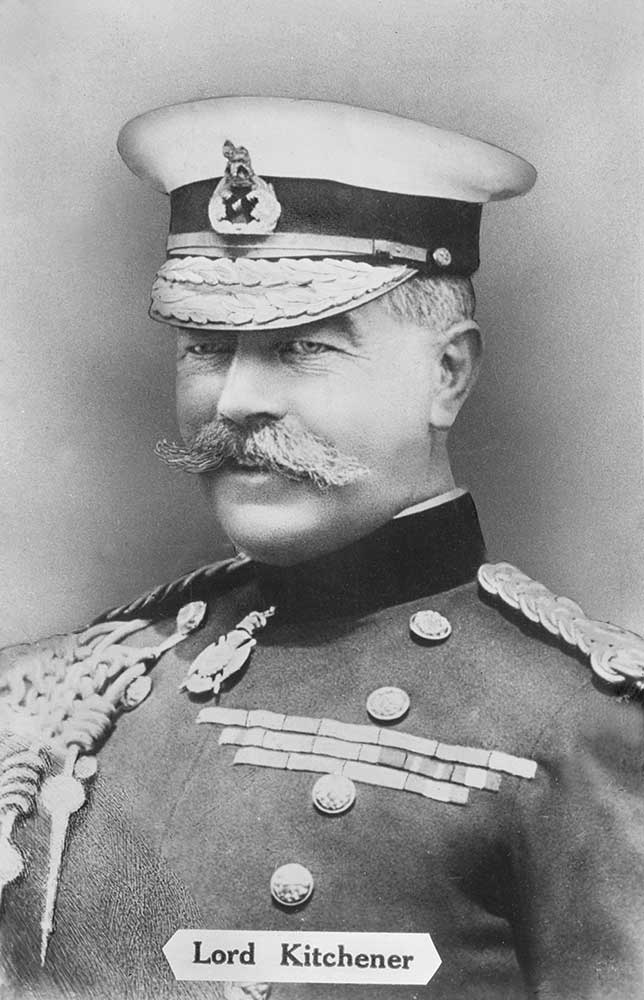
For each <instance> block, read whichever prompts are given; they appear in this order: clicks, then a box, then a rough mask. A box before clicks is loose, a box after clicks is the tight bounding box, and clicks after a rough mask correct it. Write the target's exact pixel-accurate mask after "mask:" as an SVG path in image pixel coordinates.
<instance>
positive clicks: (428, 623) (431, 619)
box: [409, 611, 452, 642]
mask: <svg viewBox="0 0 644 1000" xmlns="http://www.w3.org/2000/svg"><path fill="white" fill-rule="evenodd" d="M409 628H410V630H411V632H412V634H413V635H415V636H416V638H417V639H421V640H422V641H423V642H443V641H444V640H445V639H447V638H448V636H450V635H451V634H452V626H451V625H450V623H449V621H448V620H447V618H445V616H444V615H441V614H439V613H438V611H417V612H416V614H415V615H412V616H411V618H410V619H409Z"/></svg>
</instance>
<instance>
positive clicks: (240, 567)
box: [90, 556, 252, 625]
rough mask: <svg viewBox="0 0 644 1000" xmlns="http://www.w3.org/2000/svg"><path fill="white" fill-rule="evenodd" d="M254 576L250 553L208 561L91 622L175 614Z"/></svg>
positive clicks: (93, 623) (96, 623)
mask: <svg viewBox="0 0 644 1000" xmlns="http://www.w3.org/2000/svg"><path fill="white" fill-rule="evenodd" d="M251 576H252V563H251V561H250V559H249V558H248V557H247V556H236V557H235V558H233V559H224V560H222V561H220V562H216V563H209V564H208V565H207V566H201V567H200V568H199V569H195V570H193V571H192V572H191V573H186V574H185V575H184V576H181V577H179V579H178V580H173V581H172V583H166V584H161V586H159V587H154V589H153V590H148V591H146V592H145V593H144V594H141V595H140V596H139V597H137V598H135V599H134V600H133V601H130V602H129V604H121V605H119V606H118V607H116V608H111V609H110V610H109V611H105V612H103V614H101V615H99V616H98V617H97V618H95V619H94V620H93V621H92V622H91V623H90V624H91V625H99V624H100V623H101V622H111V621H115V620H116V619H119V620H123V619H127V618H131V617H132V616H133V615H136V616H137V617H141V616H144V617H145V618H150V617H152V618H156V617H159V616H161V615H163V614H172V612H173V611H174V610H175V609H176V608H177V607H178V605H179V604H184V603H185V602H186V601H197V600H201V599H202V598H203V597H204V596H206V595H207V596H211V597H216V596H217V595H218V594H223V593H225V592H226V591H227V590H230V588H231V587H236V586H240V585H243V584H244V583H246V582H247V581H248V580H249V579H250V578H251Z"/></svg>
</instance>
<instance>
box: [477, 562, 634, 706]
mask: <svg viewBox="0 0 644 1000" xmlns="http://www.w3.org/2000/svg"><path fill="white" fill-rule="evenodd" d="M478 580H479V583H480V585H481V587H482V588H483V590H485V591H486V592H487V593H488V594H494V595H495V596H498V597H500V598H501V600H502V601H504V602H505V604H507V605H509V607H511V608H514V609H515V610H517V611H520V612H521V613H522V614H524V615H525V617H526V618H529V619H530V621H531V622H535V623H536V624H539V625H542V626H543V627H544V628H545V629H547V630H548V632H550V634H551V635H556V636H558V637H560V638H561V639H564V640H565V642H567V643H569V644H570V645H571V646H575V647H576V648H577V649H579V650H581V652H582V653H584V654H585V655H586V656H588V657H590V665H591V667H592V669H593V671H594V673H595V674H596V675H597V677H599V678H601V680H602V681H604V682H605V683H606V684H610V685H611V686H613V687H623V688H625V689H626V690H627V691H630V692H631V693H633V694H642V692H644V638H642V636H640V635H638V634H637V633H636V632H629V631H628V630H627V629H624V628H621V627H620V626H619V625H612V624H611V623H610V622H601V621H594V620H593V619H592V618H588V617H587V615H586V614H584V611H583V610H582V608H580V607H579V605H578V604H576V603H575V602H574V601H571V600H570V598H568V597H558V596H557V595H556V594H553V593H552V591H551V590H548V588H547V587H544V585H543V584H542V583H538V582H537V581H536V580H532V579H531V578H530V577H529V576H526V574H525V573H522V572H521V570H519V569H517V568H516V566H512V565H511V564H510V563H494V564H493V563H485V564H484V565H483V566H481V568H480V569H479V573H478Z"/></svg>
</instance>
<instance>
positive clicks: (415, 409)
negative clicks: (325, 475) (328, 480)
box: [298, 366, 431, 464]
mask: <svg viewBox="0 0 644 1000" xmlns="http://www.w3.org/2000/svg"><path fill="white" fill-rule="evenodd" d="M430 395H431V393H430V389H429V387H428V385H427V373H426V372H425V371H422V370H421V371H419V370H418V368H416V369H412V370H408V369H407V366H406V367H405V370H404V371H401V370H399V369H398V370H397V369H395V368H394V369H392V368H388V369H387V370H384V371H377V372H373V371H372V372H369V373H368V374H364V373H361V372H359V373H353V377H351V378H348V379H342V380H340V379H338V380H334V382H332V383H331V382H330V383H329V384H327V385H326V386H325V387H324V389H321V390H320V391H316V389H315V387H313V391H309V392H308V393H306V394H305V395H302V397H301V398H300V399H299V400H298V411H299V416H300V418H301V420H302V422H303V423H304V424H305V425H306V426H307V428H308V429H309V430H311V431H313V432H314V433H317V434H320V435H321V436H322V437H325V438H327V439H328V440H330V441H331V442H332V443H333V444H334V445H336V447H338V448H339V449H340V450H342V451H345V452H351V453H353V454H355V455H356V457H358V458H360V459H362V460H364V461H366V462H369V461H372V462H373V461H376V462H378V464H380V463H381V462H383V461H384V462H388V461H390V460H391V459H392V458H393V457H394V456H395V455H396V454H402V455H404V457H405V458H406V457H407V455H408V452H409V449H410V448H411V449H414V448H418V447H419V445H420V446H421V447H423V448H424V447H426V443H427V437H428V427H429V416H430V410H429V398H430Z"/></svg>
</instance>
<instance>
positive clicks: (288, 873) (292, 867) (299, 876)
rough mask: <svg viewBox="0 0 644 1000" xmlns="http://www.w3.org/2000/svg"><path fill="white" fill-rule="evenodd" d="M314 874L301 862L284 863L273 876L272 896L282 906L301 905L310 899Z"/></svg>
mask: <svg viewBox="0 0 644 1000" xmlns="http://www.w3.org/2000/svg"><path fill="white" fill-rule="evenodd" d="M312 892H313V876H312V875H311V872H310V871H309V870H308V868H305V867H304V865H299V864H295V863H292V864H288V865H282V866H281V867H280V868H276V869H275V871H274V872H273V875H272V877H271V896H272V897H273V899H274V900H275V902H276V903H281V905H282V906H300V905H301V904H302V903H306V901H307V899H310V897H311V893H312Z"/></svg>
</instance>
